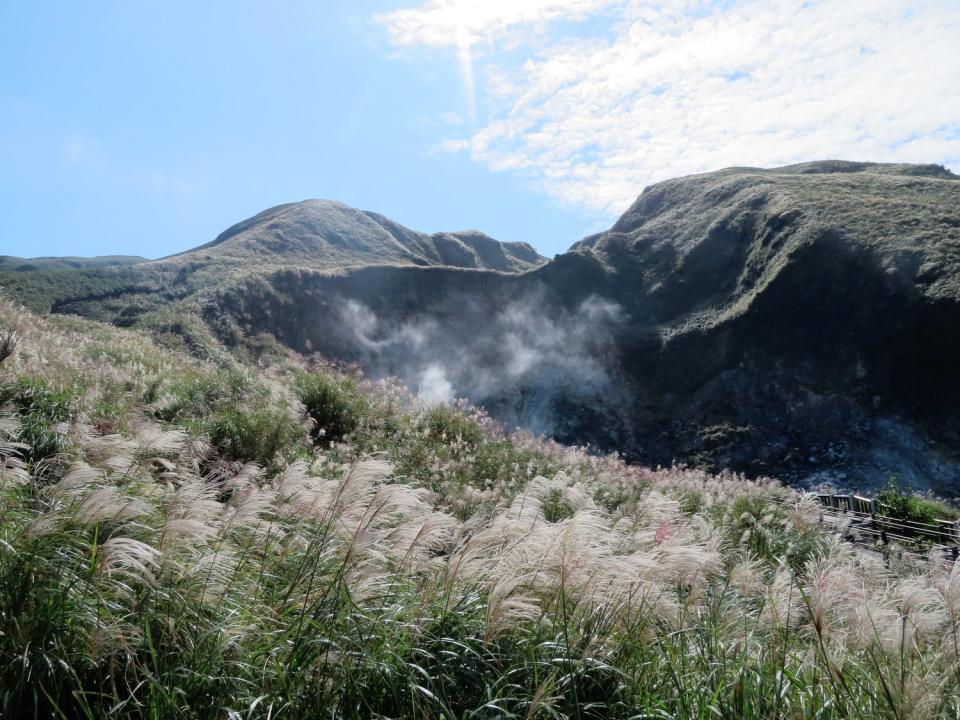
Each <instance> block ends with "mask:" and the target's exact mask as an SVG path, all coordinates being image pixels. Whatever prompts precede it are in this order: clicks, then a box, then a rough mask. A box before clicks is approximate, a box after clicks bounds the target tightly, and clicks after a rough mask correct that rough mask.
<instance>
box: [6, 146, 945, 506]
mask: <svg viewBox="0 0 960 720" xmlns="http://www.w3.org/2000/svg"><path fill="white" fill-rule="evenodd" d="M958 179H960V178H958V177H957V176H956V175H954V174H952V173H950V172H949V171H947V170H946V169H944V168H942V167H940V166H933V165H885V164H876V163H851V162H843V161H823V162H816V163H804V164H800V165H794V166H787V167H783V168H775V169H757V168H727V169H724V170H721V171H717V172H714V173H704V174H700V175H695V176H688V177H685V178H677V179H673V180H668V181H665V182H663V183H657V184H656V185H652V186H650V187H649V188H647V189H645V190H644V192H643V193H641V195H640V196H638V198H637V200H636V201H635V202H634V203H633V204H632V205H631V207H630V208H629V209H628V210H627V211H626V212H625V213H624V214H623V216H621V218H620V219H618V220H617V222H616V223H614V224H613V226H612V227H611V228H610V230H608V231H606V232H603V233H597V234H595V235H593V236H590V237H588V238H585V239H584V240H582V241H580V242H578V243H575V244H574V245H573V246H572V247H571V249H570V251H569V252H567V253H563V254H561V255H558V256H557V257H555V258H554V259H553V260H551V261H545V259H543V258H540V257H539V256H538V255H536V254H535V252H534V251H532V249H530V248H529V246H509V245H505V244H500V243H496V241H494V240H492V239H489V238H487V237H486V236H485V235H483V234H482V233H475V232H461V233H437V234H434V235H426V234H424V233H417V232H416V231H412V230H409V229H407V228H404V227H403V226H402V225H399V224H397V223H394V222H393V221H391V220H389V219H388V218H385V217H384V216H382V215H378V214H377V213H372V212H366V211H359V210H355V209H353V208H349V207H348V206H345V205H343V204H342V203H334V202H331V201H307V202H306V203H292V204H287V205H283V206H278V207H276V208H270V209H268V210H266V211H264V212H263V213H260V214H258V215H256V216H253V217H252V218H248V219H247V220H245V221H242V222H241V223H238V224H236V225H234V226H232V227H231V228H228V229H227V230H226V231H224V233H221V234H220V235H219V236H218V238H216V239H215V240H214V241H213V242H212V243H208V244H207V245H205V246H200V247H198V248H195V249H194V250H192V251H188V252H187V253H182V254H180V255H177V256H174V257H173V258H168V259H166V261H153V262H151V263H147V264H145V265H142V266H133V267H130V268H116V269H109V270H96V271H63V272H61V273H60V274H59V275H57V274H56V273H32V274H30V273H28V274H26V275H22V276H14V275H12V274H6V275H4V276H2V280H3V282H4V283H7V284H9V283H13V290H14V294H15V295H16V294H17V291H18V290H19V291H20V296H21V297H23V296H24V294H25V293H26V294H27V295H29V293H30V292H34V294H35V295H37V294H42V293H39V292H38V291H37V290H36V286H37V285H38V284H40V283H41V282H42V281H43V278H45V277H46V278H48V284H50V285H51V286H52V285H57V287H60V286H61V285H63V284H64V283H65V282H67V281H77V282H78V283H79V281H80V280H82V281H83V283H86V285H87V286H89V287H87V289H85V290H84V291H83V292H88V293H89V294H88V295H87V296H84V295H83V293H82V292H78V293H75V294H74V296H73V297H72V298H61V299H59V300H57V301H56V302H55V303H51V304H49V305H47V311H49V310H50V309H55V310H56V311H57V312H68V313H69V312H72V313H78V314H81V315H86V316H88V317H93V318H96V319H101V320H106V321H108V322H113V323H115V324H120V325H133V326H142V327H144V328H145V329H149V330H150V331H151V332H154V333H161V334H167V335H170V336H172V337H174V338H181V340H182V341H183V342H185V343H187V344H188V345H189V346H190V347H195V348H201V347H204V343H210V342H214V343H223V344H225V345H226V346H227V347H228V348H232V349H233V350H234V351H236V352H249V353H253V355H254V356H256V355H258V354H261V353H264V352H266V353H269V352H270V344H271V343H279V344H280V345H281V346H286V347H289V348H292V349H294V350H296V351H298V352H301V353H312V352H320V353H322V354H325V355H327V356H329V357H331V358H334V359H342V360H346V361H350V362H356V363H358V364H359V365H360V366H361V367H363V368H364V369H365V370H366V371H367V372H368V373H369V374H370V375H371V376H375V377H376V376H386V375H397V376H399V377H401V378H402V379H404V380H405V381H406V382H407V383H408V384H409V385H410V386H411V387H412V388H415V389H419V390H420V391H422V392H423V393H424V394H425V396H426V395H428V396H430V397H441V396H465V397H468V398H469V399H471V400H473V401H474V402H478V403H480V404H482V405H484V406H486V407H487V408H488V409H490V410H491V412H493V414H494V416H496V417H498V418H499V419H500V420H501V421H503V422H506V423H507V424H509V425H520V426H522V427H526V428H528V429H531V430H533V431H535V432H542V433H545V434H548V435H551V436H552V437H556V438H558V439H560V440H562V441H564V442H570V443H574V444H590V445H592V446H593V447H595V448H598V449H602V450H617V451H619V452H622V453H623V454H624V455H625V456H626V457H627V458H628V459H631V460H637V461H639V462H643V463H646V464H653V465H655V464H663V465H669V464H672V463H674V462H680V463H692V464H694V465H698V466H702V467H705V468H707V469H711V470H719V469H723V468H727V467H729V468H733V469H736V470H738V471H743V472H747V473H748V474H751V475H777V476H779V477H782V478H784V479H786V480H788V481H790V482H796V483H800V484H807V485H810V484H815V483H817V482H822V481H828V482H832V483H834V484H835V485H840V486H844V485H850V486H854V487H858V488H869V487H876V486H878V485H882V484H883V482H885V480H886V477H887V476H889V475H890V474H897V475H899V476H900V477H901V478H903V479H905V480H906V481H908V482H910V483H911V484H913V485H914V486H916V487H921V488H934V489H937V490H938V491H940V492H947V493H954V492H957V491H958V490H960V453H958V447H960V414H958V411H957V410H956V408H957V407H960V381H958V380H957V378H956V377H955V375H956V374H955V373H952V370H951V364H950V361H949V358H951V357H956V356H957V354H958V353H960V338H958V337H957V333H956V332H955V328H956V327H960V183H958V182H957V180H958ZM345 228H350V230H349V231H347V230H345ZM346 245H349V246H350V247H349V249H348V250H345V246H346ZM27 275H29V276H31V277H32V278H33V280H30V278H27ZM54 275H56V282H54V279H53V277H54ZM28 280H30V281H29V282H28ZM30 282H33V286H31V284H30ZM67 284H69V283H68V282H67ZM80 284H82V283H80ZM8 286H9V285H8ZM92 290H97V292H96V293H94V292H92ZM51 292H62V290H54V291H51ZM37 304H38V305H40V309H41V310H43V309H44V308H43V306H42V302H38V303H37ZM951 329H953V330H951ZM208 335H209V336H210V337H208ZM204 338H207V339H204ZM437 393H439V395H438V394H437Z"/></svg>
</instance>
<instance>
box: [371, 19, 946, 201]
mask: <svg viewBox="0 0 960 720" xmlns="http://www.w3.org/2000/svg"><path fill="white" fill-rule="evenodd" d="M601 11H602V12H601ZM591 18H592V19H594V20H598V21H599V20H602V22H592V23H588V24H581V25H577V24H575V23H570V22H568V23H567V24H564V25H563V26H562V27H561V30H562V31H563V32H554V33H549V34H548V33H538V34H537V37H538V42H537V43H536V44H535V45H536V48H534V44H532V43H531V44H530V45H529V46H528V52H526V53H524V52H519V53H518V52H516V51H514V52H510V53H502V54H498V50H499V49H501V48H502V47H505V46H506V44H508V43H509V44H510V46H511V47H512V48H513V49H514V50H516V48H515V43H516V36H515V32H514V31H515V30H517V29H518V28H523V27H535V28H542V27H544V26H545V25H546V24H548V23H550V22H552V21H556V20H565V21H581V20H587V19H591ZM379 19H380V21H381V22H383V23H384V24H385V25H386V27H387V28H388V30H389V32H390V37H391V39H392V41H393V42H394V43H395V44H397V45H400V46H414V45H421V46H427V47H431V48H443V47H460V46H462V44H463V42H464V38H466V39H467V41H468V46H469V47H471V48H474V47H477V46H478V45H479V46H482V48H483V50H484V52H483V67H482V71H483V72H481V73H479V74H478V79H480V81H481V82H480V83H479V85H480V87H479V88H478V92H480V93H482V94H483V96H484V100H485V101H486V102H485V103H484V105H485V107H486V108H488V111H489V112H491V113H492V114H491V116H490V117H489V118H487V119H486V120H485V122H484V124H483V125H481V126H480V127H479V128H478V129H476V130H475V131H473V132H472V133H471V134H469V135H463V136H461V137H459V138H453V139H448V140H447V141H446V142H442V143H438V146H439V147H444V148H447V149H449V150H455V151H456V150H462V149H463V148H465V147H467V148H468V152H469V153H470V157H472V158H473V160H474V161H476V162H479V163H482V164H484V165H486V166H487V167H488V168H490V169H491V170H509V171H513V172H517V173H520V174H523V175H525V176H527V177H529V178H531V179H532V180H533V181H534V182H535V183H536V184H537V185H538V186H539V187H541V188H542V189H543V190H544V191H545V192H547V193H549V194H551V195H553V196H555V197H557V198H559V199H560V200H562V201H564V202H566V203H569V204H572V205H577V206H581V207H585V208H588V209H592V210H599V211H601V212H605V213H610V214H614V213H617V212H620V211H621V210H623V209H624V208H625V207H626V206H627V205H628V204H629V203H630V202H631V201H632V199H633V198H634V197H635V196H636V194H637V193H638V192H639V191H640V189H641V188H642V187H643V186H644V185H646V184H649V183H650V182H654V181H657V180H660V179H663V178H666V177H671V176H675V175H680V174H685V173H692V172H700V171H705V170H712V169H716V168H719V167H723V166H728V165H760V166H765V165H766V166H769V165H777V164H782V163H789V162H797V161H802V160H811V159H819V158H827V157H833V158H850V159H871V160H886V161H904V162H939V163H944V164H946V165H948V166H952V167H955V168H956V167H960V93H958V92H957V91H956V83H957V78H958V77H960V52H957V50H956V38H957V37H960V4H957V3H952V2H951V3H946V2H942V1H941V0H919V1H917V2H907V1H904V0H873V1H872V2H869V3H866V2H864V3H860V2H846V1H839V0H773V1H771V0H742V1H740V2H731V1H730V0H699V1H698V0H675V1H674V2H651V1H648V0H624V1H623V2H614V1H612V0H568V1H566V2H564V1H562V0H514V1H513V2H506V1H501V0H496V1H495V2H487V3H466V2H458V1H456V0H432V1H431V2H428V3H426V4H423V5H421V6H418V7H411V8H408V9H404V10H400V11H397V12H395V13H391V14H389V15H385V16H382V17H381V18H379ZM564 33H566V34H564ZM521 49H522V48H521ZM518 58H519V59H518ZM470 65H471V72H472V70H473V62H472V61H471V63H470Z"/></svg>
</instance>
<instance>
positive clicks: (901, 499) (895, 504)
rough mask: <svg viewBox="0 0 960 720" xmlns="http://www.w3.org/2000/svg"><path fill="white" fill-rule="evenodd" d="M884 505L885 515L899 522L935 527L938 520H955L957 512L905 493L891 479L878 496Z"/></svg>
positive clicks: (940, 504)
mask: <svg viewBox="0 0 960 720" xmlns="http://www.w3.org/2000/svg"><path fill="white" fill-rule="evenodd" d="M877 500H878V501H879V502H880V503H881V504H882V505H884V506H885V507H884V508H883V514H884V515H887V516H888V517H892V518H896V519H898V520H909V521H911V522H918V523H927V524H928V525H933V524H935V523H936V521H937V520H955V519H957V517H958V513H957V511H956V510H954V509H952V508H950V507H947V506H946V505H944V504H943V503H940V502H936V501H935V500H926V499H924V498H921V497H918V496H916V495H914V494H913V493H911V492H909V491H903V490H901V489H900V487H899V486H898V485H897V480H896V478H890V482H889V483H887V487H886V488H885V489H884V490H883V491H882V492H881V493H880V494H879V495H878V496H877Z"/></svg>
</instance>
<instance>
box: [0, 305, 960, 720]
mask: <svg viewBox="0 0 960 720" xmlns="http://www.w3.org/2000/svg"><path fill="white" fill-rule="evenodd" d="M11 329H13V330H15V331H16V338H17V340H16V342H15V343H12V345H15V349H14V350H13V352H12V354H10V355H9V357H7V358H6V359H5V360H3V361H2V364H0V406H2V409H0V715H2V716H4V717H64V718H76V717H79V718H97V717H143V718H214V717H222V718H308V717H309V718H313V717H344V718H366V717H417V718H481V717H483V718H487V717H489V718H494V717H496V718H500V717H511V718H512V717H516V718H559V717H569V718H588V717H592V718H601V717H615V718H717V717H725V718H774V717H785V718H847V717H851V718H896V719H906V718H935V717H940V718H955V717H957V716H960V665H958V660H960V656H958V647H960V643H958V624H960V571H958V570H956V569H954V568H951V567H948V566H944V565H942V564H938V563H935V562H924V561H920V560H918V561H911V562H907V561H904V560H898V559H897V558H896V557H891V558H890V560H889V562H886V563H884V562H883V561H882V560H879V559H876V558H873V557H871V556H866V555H863V554H860V553H859V552H857V551H856V550H855V549H854V548H853V547H852V546H850V545H847V544H846V543H844V542H843V541H841V540H838V539H836V538H834V537H832V536H830V535H829V534H827V533H826V532H825V530H824V529H823V526H822V525H821V524H820V523H819V522H818V510H817V506H816V504H815V503H814V502H813V501H812V500H811V499H810V498H808V497H805V496H803V495H801V494H799V493H797V492H795V491H793V490H790V489H788V488H785V487H782V486H780V485H779V484H777V483H775V482H773V481H769V482H766V481H760V482H751V481H746V480H744V479H741V478H739V477H736V476H733V475H719V476H709V475H706V474H704V473H701V472H697V471H693V470H686V469H683V468H670V469H656V470H652V469H644V468H640V467H635V466H626V465H624V464H623V463H622V462H620V461H619V460H618V459H617V458H615V457H597V456H594V455H591V454H589V453H587V452H586V451H584V450H583V449H576V448H568V447H562V446H559V445H555V444H552V443H549V442H546V441H542V440H539V439H536V438H532V437H530V436H527V435H523V434H508V433H506V432H504V431H503V430H502V429H500V428H498V427H497V426H495V425H494V424H493V423H492V422H490V421H489V419H487V418H486V417H485V416H484V415H483V414H482V413H480V412H478V411H476V410H473V409H470V408H466V407H452V408H451V407H427V406H423V405H420V404H418V403H417V402H416V401H415V400H414V399H412V398H411V397H409V395H408V394H407V393H406V392H405V391H404V390H403V388H400V387H397V386H396V385H393V384H390V383H370V382H367V381H365V380H363V379H362V378H360V377H358V376H357V375H356V374H355V373H352V372H350V371H348V370H345V369H338V368H334V367H331V366H329V365H326V364H324V363H322V362H321V361H319V360H317V361H310V362H308V361H306V360H304V359H303V358H300V357H299V356H293V355H283V354H282V353H280V352H279V351H278V353H277V355H276V357H275V361H274V362H272V363H271V364H268V365H266V366H263V367H260V366H253V365H245V364H242V363H240V362H238V361H237V360H235V359H233V358H232V357H231V356H229V355H227V354H225V353H224V354H218V353H216V352H213V353H211V354H210V357H209V359H208V360H206V361H200V360H197V359H195V358H194V357H190V356H187V355H184V354H181V353H179V352H178V351H176V350H173V349H170V348H166V347H160V346H158V345H156V344H155V343H154V342H153V341H152V340H150V339H148V338H147V337H146V336H145V335H142V334H139V333H137V332H133V331H126V330H119V329H116V328H113V327H109V326H106V325H101V324H98V323H95V322H92V321H87V320H80V319H78V318H71V317H67V316H64V317H51V318H49V319H40V318H38V317H36V316H33V315H31V314H29V313H28V312H26V311H24V310H21V309H19V308H18V307H16V306H14V305H12V304H9V303H6V302H3V303H2V305H0V331H8V330H11Z"/></svg>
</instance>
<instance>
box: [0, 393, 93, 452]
mask: <svg viewBox="0 0 960 720" xmlns="http://www.w3.org/2000/svg"><path fill="white" fill-rule="evenodd" d="M75 398H76V391H75V390H74V389H73V388H65V389H59V390H58V389H56V388H53V387H51V386H50V385H49V384H48V383H47V382H46V381H45V380H43V379H41V378H30V379H27V378H21V379H19V380H18V381H17V382H16V383H14V384H11V385H6V386H0V405H3V404H6V403H8V402H11V403H13V406H14V407H15V408H16V410H17V413H18V414H19V415H20V431H19V434H18V440H19V441H20V442H22V443H24V444H26V445H27V446H28V447H27V448H26V449H25V450H24V451H23V458H24V460H26V461H27V462H31V463H36V462H39V461H40V460H43V459H44V458H48V457H52V456H53V455H56V454H57V453H60V452H62V451H63V450H64V449H65V447H66V440H65V439H64V437H63V436H62V435H61V434H60V433H57V432H56V431H54V429H53V427H54V425H56V424H57V423H61V422H66V421H67V420H69V419H70V413H71V408H72V405H73V401H74V399H75Z"/></svg>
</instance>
